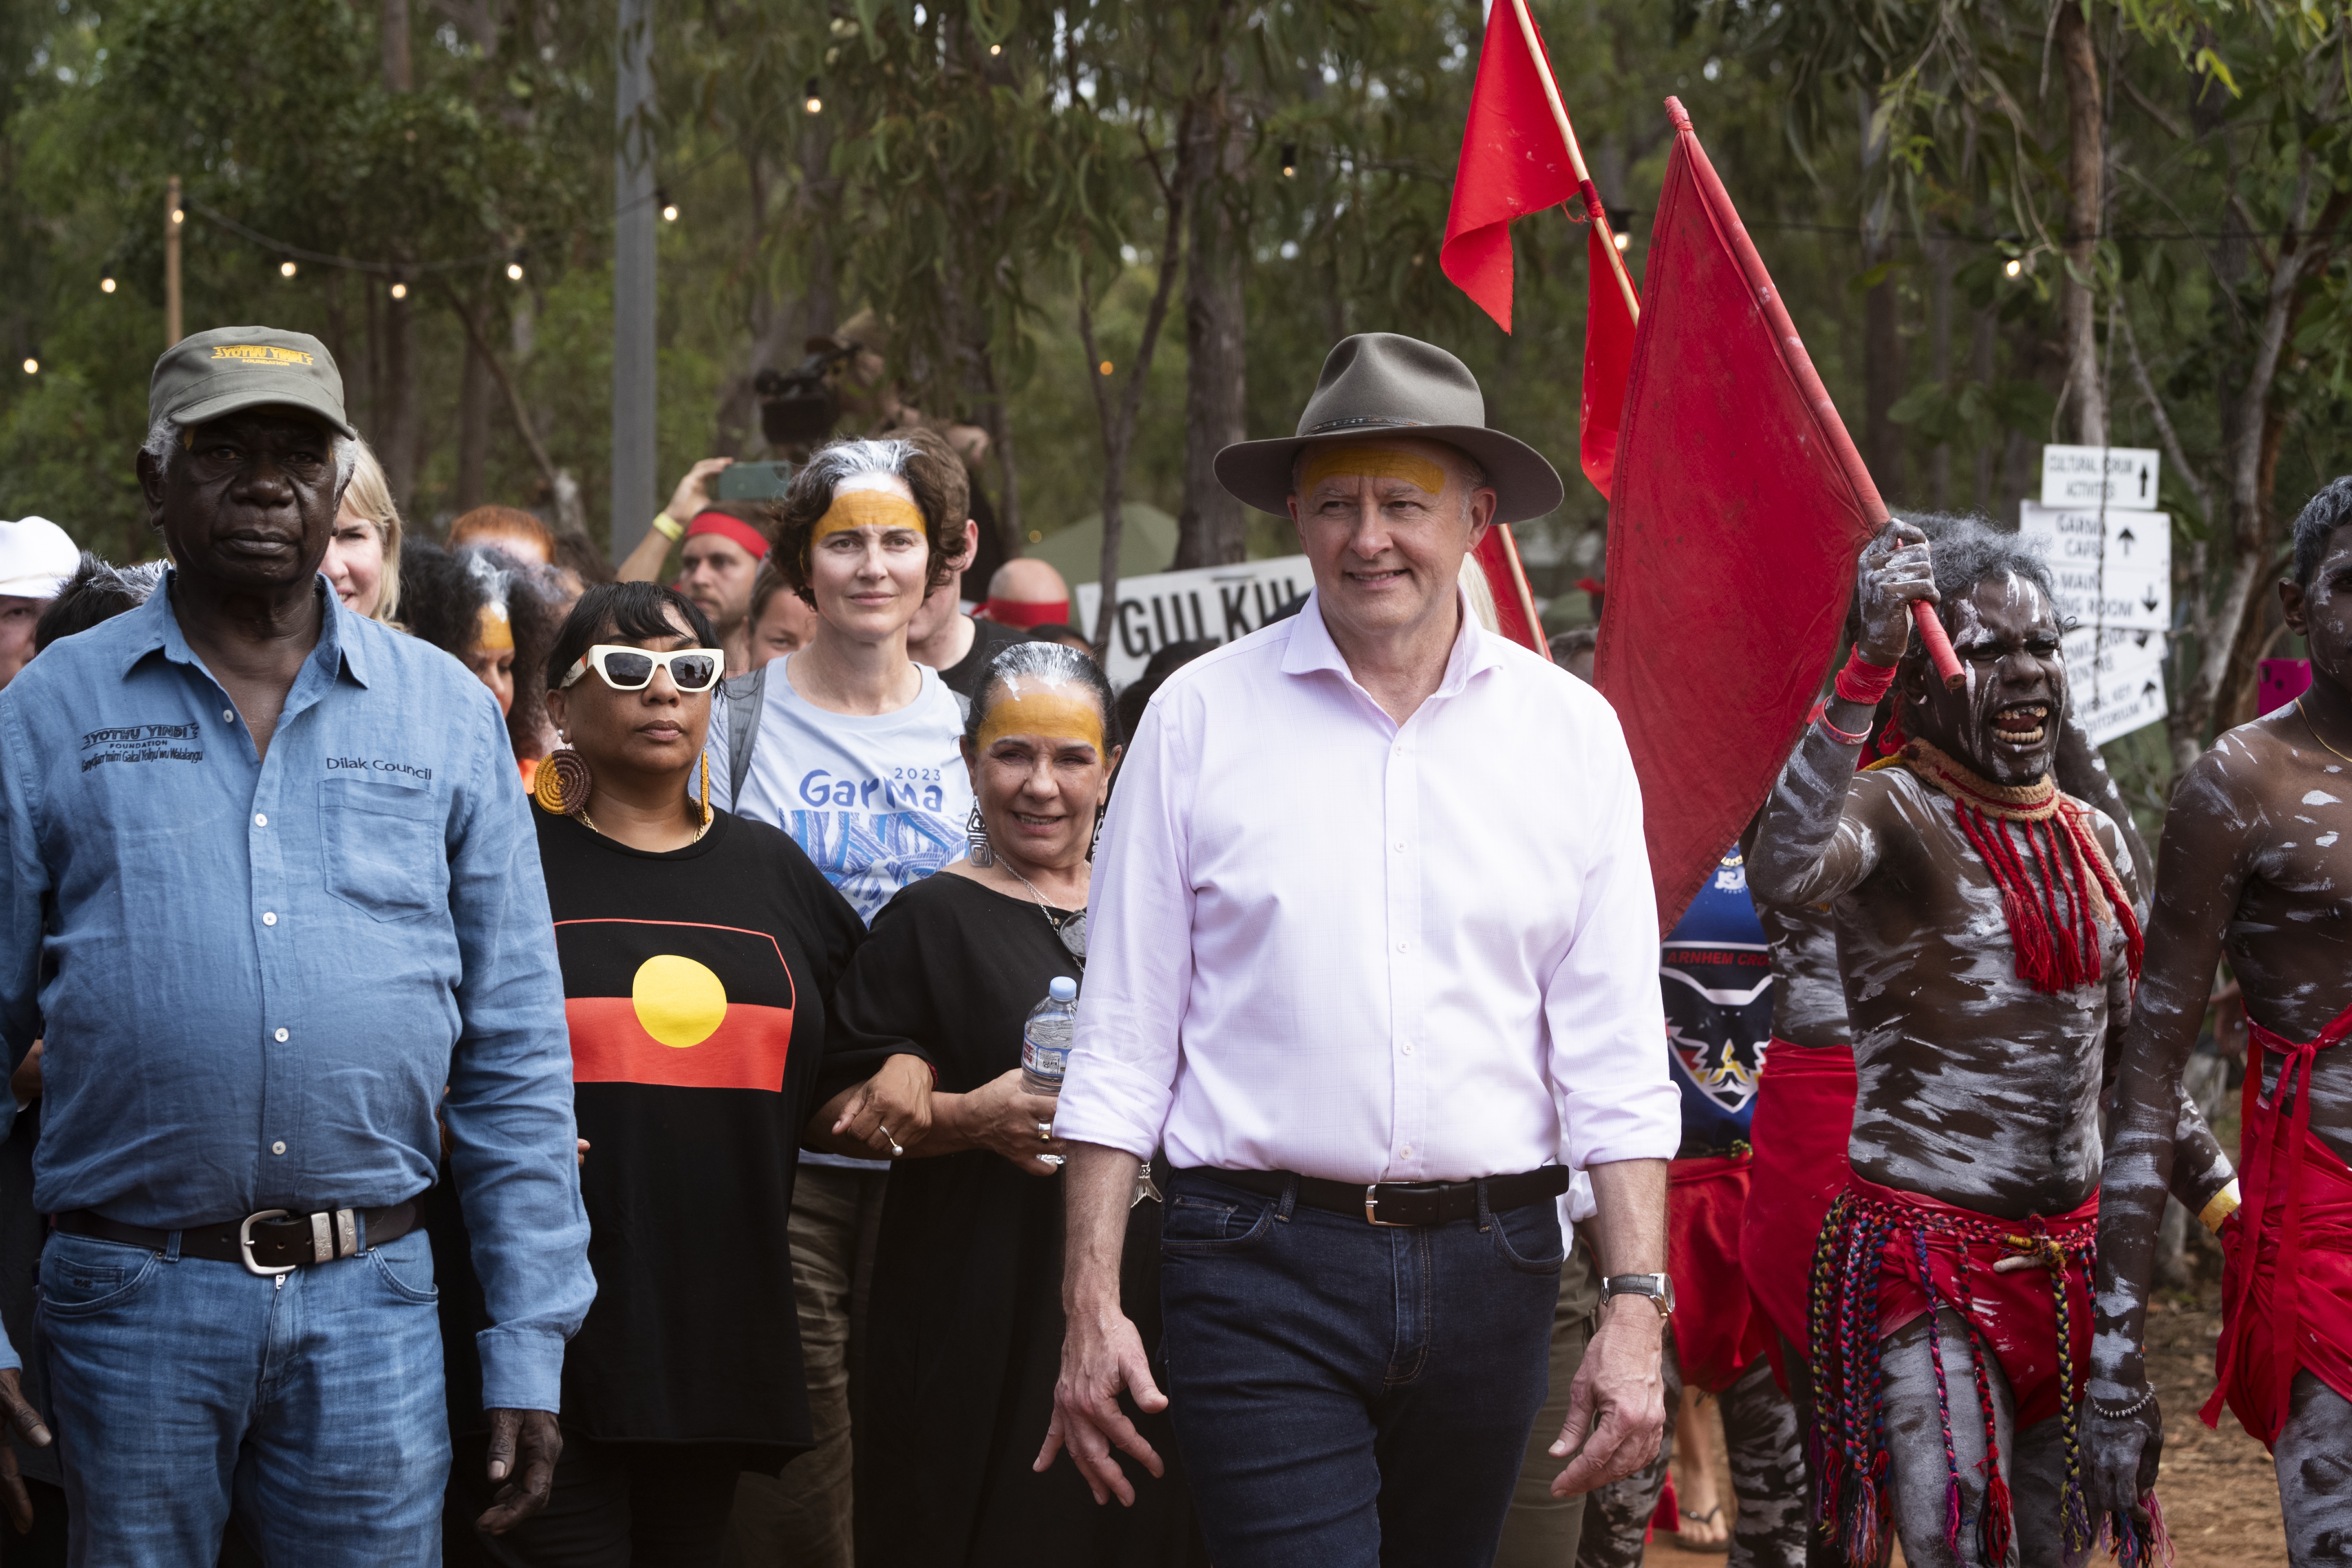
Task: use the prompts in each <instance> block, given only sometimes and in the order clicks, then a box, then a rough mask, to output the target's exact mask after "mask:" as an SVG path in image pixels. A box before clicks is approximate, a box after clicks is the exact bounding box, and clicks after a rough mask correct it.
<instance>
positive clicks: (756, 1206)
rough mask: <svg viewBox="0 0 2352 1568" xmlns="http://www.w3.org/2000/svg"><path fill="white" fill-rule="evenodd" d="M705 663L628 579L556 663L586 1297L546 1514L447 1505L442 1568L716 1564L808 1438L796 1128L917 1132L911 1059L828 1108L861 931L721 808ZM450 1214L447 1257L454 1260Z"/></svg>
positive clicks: (850, 1148) (873, 1146)
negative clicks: (831, 1054) (455, 1564)
mask: <svg viewBox="0 0 2352 1568" xmlns="http://www.w3.org/2000/svg"><path fill="white" fill-rule="evenodd" d="M719 660H720V655H719V648H718V639H717V638H715V637H712V636H711V634H710V627H709V623H708V622H707V621H705V620H704V618H703V616H702V613H701V612H700V611H699V610H698V609H696V608H695V607H694V606H693V605H690V604H689V603H688V602H687V601H686V600H685V599H684V598H682V597H680V596H679V595H677V594H675V593H673V592H671V591H670V590H668V589H667V588H663V587H658V586H656V585H655V584H644V583H625V584H608V585H605V586H601V587H597V588H592V589H591V590H589V592H588V593H587V594H586V595H584V596H583V598H582V599H581V601H580V603H579V605H577V606H576V607H575V608H574V609H573V610H572V615H571V617H570V618H569V619H568V620H567V621H566V622H565V623H564V625H563V627H562V631H561V632H560V633H559V634H558V636H557V638H556V643H555V648H554V651H553V653H552V654H551V657H550V659H549V662H548V667H547V681H548V687H549V690H548V693H547V698H546V701H547V709H548V712H549V715H550V717H551V718H552V720H553V721H554V723H555V727H556V729H557V730H558V731H560V732H561V733H562V737H563V739H564V742H565V745H564V747H563V749H562V750H559V751H558V752H556V753H555V754H554V755H553V756H551V757H550V758H548V759H547V761H546V762H545V763H542V764H541V769H540V773H539V777H538V781H537V784H536V787H535V788H534V790H533V794H532V799H533V801H534V803H535V811H534V816H536V818H537V821H538V826H539V848H540V860H541V866H542V868H543V869H544V871H545V873H546V877H547V891H548V904H549V907H550V910H551V913H552V914H553V916H554V921H555V937H556V951H557V955H558V957H559V959H560V960H561V962H562V970H563V995H564V1012H565V1015H566V1018H567V1021H568V1023H569V1024H570V1026H571V1032H572V1079H573V1082H574V1084H575V1085H576V1086H577V1087H576V1090H575V1101H574V1103H575V1106H576V1110H577V1115H578V1118H579V1126H580V1132H581V1135H582V1136H583V1138H584V1139H585V1140H586V1141H587V1143H588V1145H589V1152H588V1153H587V1154H586V1156H585V1158H584V1161H583V1165H582V1169H581V1181H580V1184H581V1191H582V1196H583V1199H584V1200H585V1203H586V1205H587V1210H588V1218H589V1224H590V1227H591V1230H590V1238H589V1244H588V1258H589V1263H590V1265H591V1266H592V1267H593V1268H594V1270H595V1273H596V1301H595V1304H594V1306H593V1307H592V1308H591V1309H590V1310H589V1313H588V1318H587V1321H586V1322H585V1323H584V1324H583V1326H582V1328H581V1330H580V1332H579V1333H578V1334H577V1335H576V1336H575V1337H574V1338H573V1339H572V1342H571V1344H570V1345H569V1346H568V1347H566V1350H565V1353H564V1358H563V1409H562V1425H563V1437H564V1447H563V1452H562V1457H561V1458H560V1459H559V1460H558V1462H557V1465H556V1468H555V1474H554V1486H553V1495H552V1499H551V1502H550V1503H549V1506H548V1507H547V1509H546V1510H545V1511H544V1512H542V1513H541V1514H539V1515H538V1516H536V1517H535V1518H532V1519H530V1520H529V1521H525V1522H524V1523H523V1524H521V1525H520V1526H518V1527H516V1528H515V1529H514V1530H513V1531H510V1532H509V1533H508V1534H507V1535H505V1536H503V1537H499V1538H497V1539H495V1540H493V1539H492V1538H489V1537H487V1536H484V1535H482V1534H480V1533H479V1532H478V1531H475V1530H473V1528H472V1527H471V1525H470V1524H468V1523H466V1522H464V1521H470V1520H471V1519H473V1518H474V1517H475V1516H476V1515H477V1514H478V1513H479V1511H480V1506H479V1505H481V1504H483V1503H486V1502H487V1501H488V1500H487V1499H485V1498H474V1497H467V1498H464V1499H462V1506H458V1507H453V1509H452V1510H451V1514H450V1519H451V1525H450V1529H449V1531H448V1533H449V1536H450V1538H451V1539H450V1542H449V1545H450V1548H451V1550H452V1554H453V1556H454V1557H455V1558H456V1560H458V1561H465V1560H467V1559H472V1560H476V1561H479V1560H485V1559H487V1560H488V1561H491V1562H496V1563H529V1564H552V1563H580V1564H585V1563H598V1564H602V1563H635V1565H636V1568H649V1565H652V1564H656V1563H663V1564H667V1563H678V1564H688V1563H692V1564H711V1563H716V1562H717V1561H718V1559H719V1552H720V1550H721V1548H722V1546H723V1545H724V1542H725V1539H726V1534H727V1524H728V1517H729V1511H730V1508H731V1506H732V1502H733V1498H734V1492H735V1478H736V1474H737V1472H738V1471H739V1470H742V1469H765V1470H769V1471H773V1470H775V1469H777V1468H781V1467H782V1464H783V1463H784V1461H785V1460H787V1459H789V1458H791V1457H792V1456H793V1455H794V1454H795V1453H798V1452H800V1451H801V1450H802V1449H803V1448H805V1447H808V1444H809V1434H808V1412H807V1401H806V1391H805V1388H804V1386H803V1381H802V1373H801V1358H800V1340H799V1336H798V1334H797V1333H796V1331H795V1330H794V1325H793V1310H792V1302H793V1271H792V1252H791V1247H790V1245H789V1242H788V1240H787V1237H786V1228H785V1227H786V1215H787V1211H788V1210H789V1208H790V1205H791V1200H792V1189H793V1171H794V1167H795V1164H796V1163H797V1158H798V1150H799V1147H800V1144H801V1142H802V1140H803V1137H804V1136H806V1137H808V1138H810V1139H811V1140H813V1141H814V1142H820V1143H824V1144H829V1145H831V1146H835V1147H839V1148H842V1149H843V1151H844V1152H856V1153H860V1154H866V1153H881V1154H885V1155H887V1153H888V1152H890V1145H891V1143H892V1142H893V1137H892V1134H891V1132H888V1131H884V1129H885V1127H886V1125H887V1127H889V1128H892V1129H895V1130H896V1133H897V1135H898V1136H900V1137H914V1136H919V1131H918V1130H919V1128H920V1127H921V1126H922V1125H923V1124H924V1122H925V1121H926V1120H927V1112H928V1109H929V1107H928V1104H927V1103H925V1102H926V1101H927V1099H928V1095H929V1088H930V1075H929V1070H928V1068H925V1067H924V1066H923V1064H921V1063H920V1062H919V1061H917V1060H915V1059H913V1058H908V1059H906V1060H904V1061H902V1062H899V1063H897V1064H894V1065H892V1066H889V1067H887V1068H885V1069H884V1071H883V1072H882V1073H881V1074H880V1075H879V1076H878V1077H877V1079H875V1080H874V1081H873V1082H871V1083H869V1084H867V1085H865V1086H863V1087H861V1088H859V1089H855V1090H845V1091H844V1092H843V1093H842V1094H841V1095H840V1096H838V1097H836V1100H835V1103H834V1104H832V1105H830V1106H827V1107H826V1108H825V1110H822V1111H820V1110H817V1105H818V1096H819V1089H818V1085H819V1080H820V1078H821V1077H828V1078H834V1079H839V1078H843V1077H845V1076H847V1075H848V1071H847V1068H846V1067H845V1061H844V1060H842V1059H828V1053H827V1047H826V1040H827V1034H828V1029H827V1017H826V998H827V996H828V995H829V994H830V993H831V992H832V990H833V987H834V984H835V981H836V980H837V978H838V977H839V975H840V973H841V972H842V970H843V967H844V966H845V964H846V963H848V961H849V958H850V955H851V953H852V952H855V951H856V948H857V946H858V944H859V942H861V941H862V940H863V939H864V936H865V931H864V928H863V926H862V925H861V924H860V922H859V921H858V919H857V916H856V912H855V911H853V910H851V909H850V907H849V905H848V904H847V903H845V902H844V901H843V900H842V898H841V895H839V894H838V893H836V892H835V891H834V890H833V889H832V887H831V886H830V885H828V884H827V883H826V881H825V879H824V877H823V876H822V875H821V874H819V872H818V871H817V869H816V868H815V867H814V865H812V864H811V863H810V861H809V859H808V857H807V856H806V855H804V854H803V853H802V852H801V848H800V847H799V846H798V845H796V844H794V843H793V840H792V839H791V838H790V837H787V836H786V835H785V834H783V833H782V832H780V831H778V830H777V829H775V828H773V827H770V826H765V825H764V824H761V823H756V822H750V821H746V820H744V819H743V818H740V817H737V816H730V815H729V814H727V813H725V812H715V811H713V810H711V809H710V807H709V804H708V795H707V792H706V786H705V784H704V780H703V773H702V768H701V765H700V763H701V756H702V747H703V740H704V736H705V733H706V731H707V730H708V728H709V718H710V689H711V686H712V684H713V683H714V682H715V680H716V679H717V676H718V671H719ZM894 1094H895V1099H894V1098H893V1097H894ZM894 1107H895V1109H894ZM812 1113H814V1115H813V1114H812ZM444 1209H445V1212H444V1214H443V1215H442V1220H441V1223H440V1224H439V1225H438V1226H436V1241H446V1242H449V1243H451V1244H453V1245H451V1246H449V1247H446V1248H444V1247H438V1246H436V1254H437V1255H444V1256H440V1257H437V1258H436V1261H439V1262H441V1264H442V1266H443V1267H444V1268H448V1267H449V1266H450V1264H451V1263H453V1262H454V1261H455V1259H456V1258H461V1257H463V1256H464V1255H465V1248H464V1247H462V1245H456V1244H458V1243H461V1242H462V1233H461V1232H458V1231H455V1230H453V1228H452V1227H453V1226H457V1224H458V1221H457V1215H456V1212H455V1211H456V1205H455V1204H454V1203H450V1204H447V1205H444ZM451 1254H453V1255H455V1256H454V1257H452V1256H447V1255H451ZM445 1278H446V1275H445ZM465 1283H466V1284H467V1285H470V1284H471V1279H470V1276H467V1278H466V1279H465ZM469 1293H470V1292H467V1291H465V1290H463V1289H460V1290H457V1291H453V1292H450V1293H449V1294H450V1295H451V1296H453V1297H456V1298H457V1300H454V1301H453V1303H452V1305H453V1307H454V1308H455V1310H456V1312H457V1316H458V1318H459V1319H460V1320H461V1322H460V1324H453V1325H452V1327H453V1329H457V1330H458V1331H455V1332H452V1333H450V1334H448V1335H447V1336H446V1341H447V1352H448V1354H449V1359H450V1362H451V1363H452V1365H451V1371H452V1373H453V1375H452V1376H451V1378H450V1387H451V1393H452V1399H451V1409H452V1411H453V1413H456V1415H457V1421H458V1424H459V1426H460V1430H461V1436H460V1437H459V1443H460V1445H461V1447H462V1446H463V1445H464V1444H465V1442H466V1438H465V1436H463V1435H462V1433H463V1430H464V1428H465V1427H467V1426H473V1427H476V1428H478V1425H479V1418H478V1412H477V1411H476V1410H475V1408H474V1407H475V1406H478V1404H479V1399H478V1377H479V1373H478V1363H477V1362H476V1361H475V1358H474V1356H473V1355H472V1353H471V1352H472V1345H471V1333H470V1331H471V1330H473V1329H475V1328H478V1327H479V1326H480V1323H479V1321H478V1316H476V1314H477V1313H478V1302H476V1301H471V1300H465V1299H464V1298H465V1297H466V1296H467V1294H469ZM467 1317H475V1321H470V1322H467V1321H463V1320H464V1319H466V1318H467ZM466 1385H472V1386H466ZM469 1417H470V1418H469ZM474 1441H475V1445H476V1446H477V1447H478V1445H479V1443H480V1441H481V1439H480V1438H478V1437H477V1438H475V1439H474ZM482 1473H484V1468H483V1466H482V1465H481V1464H479V1463H476V1464H475V1465H474V1466H473V1468H470V1469H459V1470H453V1476H455V1477H459V1478H470V1477H474V1476H478V1475H480V1474H482ZM453 1489H457V1488H456V1487H455V1485H454V1483H453Z"/></svg>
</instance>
